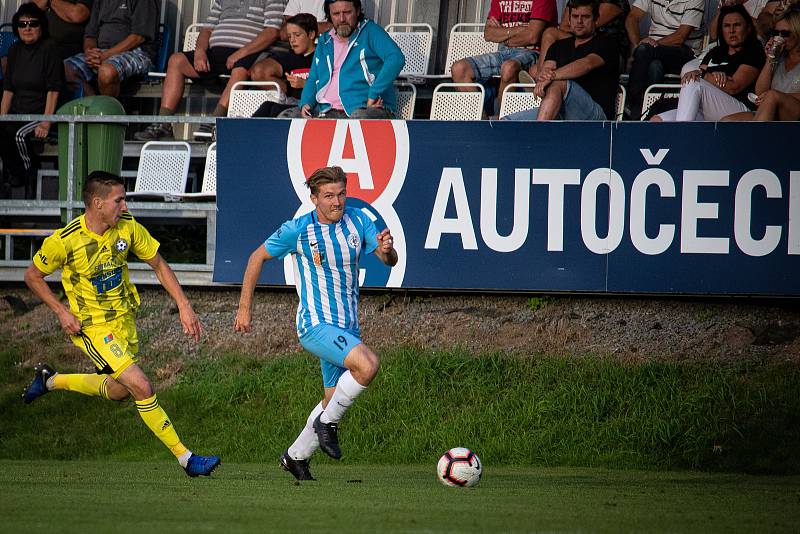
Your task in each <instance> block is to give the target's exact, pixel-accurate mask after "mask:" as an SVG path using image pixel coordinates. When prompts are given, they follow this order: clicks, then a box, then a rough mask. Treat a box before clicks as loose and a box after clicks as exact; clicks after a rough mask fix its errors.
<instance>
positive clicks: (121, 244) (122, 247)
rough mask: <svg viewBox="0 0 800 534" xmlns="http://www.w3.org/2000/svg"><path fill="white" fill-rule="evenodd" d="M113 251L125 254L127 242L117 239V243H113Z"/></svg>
mask: <svg viewBox="0 0 800 534" xmlns="http://www.w3.org/2000/svg"><path fill="white" fill-rule="evenodd" d="M114 250H116V251H117V252H125V251H126V250H128V242H127V241H125V240H124V239H122V238H121V237H120V238H119V239H117V242H116V243H114Z"/></svg>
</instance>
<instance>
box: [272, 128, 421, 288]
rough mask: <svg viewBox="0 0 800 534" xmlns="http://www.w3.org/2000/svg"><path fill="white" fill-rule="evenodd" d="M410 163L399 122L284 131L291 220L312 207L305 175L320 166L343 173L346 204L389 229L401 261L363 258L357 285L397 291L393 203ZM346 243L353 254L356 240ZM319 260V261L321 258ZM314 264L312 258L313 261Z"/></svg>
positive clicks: (288, 271) (401, 237)
mask: <svg viewBox="0 0 800 534" xmlns="http://www.w3.org/2000/svg"><path fill="white" fill-rule="evenodd" d="M408 161H409V140H408V129H407V127H406V123H405V122H404V121H398V120H363V121H358V120H305V119H295V120H292V124H291V126H290V127H289V136H288V139H287V146H286V163H287V167H288V169H289V176H290V178H291V182H292V187H293V188H294V190H295V193H296V194H297V198H298V199H299V200H300V202H301V205H300V206H299V207H298V209H297V212H296V213H295V215H294V216H295V217H297V216H300V215H302V214H304V213H308V212H309V211H311V210H313V209H314V205H313V204H312V202H311V200H310V199H309V194H308V188H306V185H305V182H306V177H308V176H311V174H312V173H313V172H314V171H316V170H317V169H319V168H322V167H330V166H338V167H341V168H342V170H343V171H344V172H345V173H346V174H347V199H348V200H347V206H348V207H350V208H356V209H360V210H362V211H363V212H364V213H365V214H366V215H367V216H368V217H369V218H370V219H371V220H372V222H373V223H374V224H375V227H376V229H377V230H378V231H379V232H380V231H381V230H382V229H383V228H389V229H390V230H391V232H392V236H393V237H394V246H395V248H396V249H397V251H398V256H399V258H400V261H398V263H397V264H396V265H395V266H394V267H386V266H385V265H383V264H382V263H381V262H380V261H379V260H377V259H375V260H374V261H373V259H372V256H371V255H370V256H367V257H365V258H364V259H363V261H362V262H360V264H361V267H360V269H361V274H360V276H361V283H362V284H365V285H368V286H386V287H399V286H400V285H401V284H402V282H403V277H404V275H405V266H406V254H405V234H404V232H403V227H402V223H401V221H400V217H399V216H398V215H397V212H396V211H395V208H394V205H393V204H394V201H395V199H397V196H398V195H399V194H400V191H401V190H402V188H403V182H404V181H405V178H406V171H407V170H408ZM347 245H348V247H350V248H351V249H356V250H358V249H359V248H360V246H361V238H360V237H359V236H358V235H355V236H354V235H352V234H351V235H350V236H348V239H347ZM321 259H322V261H324V257H322V258H321ZM315 263H316V260H315ZM284 273H285V275H286V281H287V283H293V271H292V268H291V262H290V260H289V261H286V262H284Z"/></svg>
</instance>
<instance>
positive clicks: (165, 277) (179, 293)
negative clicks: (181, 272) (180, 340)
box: [142, 253, 203, 341]
mask: <svg viewBox="0 0 800 534" xmlns="http://www.w3.org/2000/svg"><path fill="white" fill-rule="evenodd" d="M142 261H144V262H145V263H146V264H147V265H149V266H150V267H151V268H152V269H153V271H154V272H155V273H156V277H157V278H158V281H159V282H161V285H162V286H164V289H166V290H167V293H169V295H170V296H171V297H172V299H173V300H174V301H175V303H176V304H177V305H178V315H179V316H180V318H181V324H182V325H183V333H184V334H187V335H190V336H192V337H193V338H194V340H195V341H200V333H201V332H202V331H203V327H202V326H201V325H200V319H199V318H198V317H197V314H196V313H194V310H193V309H192V305H191V304H190V303H189V299H188V298H186V294H185V293H184V292H183V288H181V284H180V283H179V282H178V278H177V277H176V276H175V273H174V272H173V271H172V268H171V267H170V266H169V264H168V263H167V262H166V261H164V258H162V257H161V254H158V253H156V255H155V256H153V257H152V258H150V259H149V260H142Z"/></svg>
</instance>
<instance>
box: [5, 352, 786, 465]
mask: <svg viewBox="0 0 800 534" xmlns="http://www.w3.org/2000/svg"><path fill="white" fill-rule="evenodd" d="M15 361H19V356H18V355H17V354H15V353H14V352H13V351H9V350H6V351H0V365H2V368H3V369H2V370H3V371H5V372H6V376H7V377H8V378H7V383H6V386H5V388H4V389H3V390H2V391H0V428H2V432H0V458H5V459H15V460H20V459H28V460H33V459H40V458H51V459H86V460H95V459H108V460H126V461H131V460H159V459H162V458H163V457H164V454H165V451H164V450H163V447H162V446H161V444H160V443H159V442H158V441H157V440H155V439H153V438H152V436H150V435H149V433H148V432H147V430H146V429H145V427H144V425H143V424H142V422H141V421H140V420H139V418H138V416H137V414H136V411H135V410H134V408H133V406H132V404H131V403H122V404H115V403H109V402H105V401H102V400H100V399H98V398H87V397H84V396H80V395H76V394H69V393H65V392H54V393H52V394H49V395H47V396H45V397H43V398H42V399H40V400H37V401H36V402H35V403H34V404H33V405H31V406H25V405H23V404H22V403H21V401H20V399H19V394H20V391H21V390H22V388H23V387H24V384H25V383H26V382H27V381H28V380H30V372H31V371H30V369H28V368H21V367H20V366H17V365H14V362H15ZM146 368H147V366H146V364H145V369H146ZM798 391H800V370H798V369H797V367H796V366H792V365H790V364H784V365H781V364H754V363H750V364H746V365H738V366H722V365H719V364H705V365H700V364H690V363H674V364H668V363H656V362H654V363H646V364H625V363H620V362H617V361H613V360H609V359H600V358H593V357H585V358H559V357H538V356H533V357H529V358H522V357H512V356H506V355H500V354H489V355H480V356H475V355H472V354H466V353H460V352H451V353H424V352H420V351H416V350H411V349H407V350H397V351H395V352H393V353H389V354H385V355H383V366H382V370H381V373H380V374H379V375H378V378H377V379H376V381H375V382H374V383H373V385H372V386H371V387H370V388H369V390H368V391H367V392H366V393H365V394H364V395H363V396H362V397H360V398H359V400H358V402H357V403H356V405H355V406H354V408H353V409H352V410H350V411H349V412H348V413H347V415H346V418H345V419H344V421H343V423H342V427H341V434H342V436H341V439H342V443H343V447H345V448H346V449H347V450H348V461H350V462H354V463H371V464H426V465H427V464H429V463H431V462H435V460H436V459H437V458H438V456H439V454H441V453H442V452H443V451H445V450H447V449H448V448H450V447H453V446H468V447H471V448H473V449H474V450H476V451H477V452H478V453H479V454H480V455H481V458H483V460H484V461H485V462H487V463H488V464H490V465H503V464H508V465H528V466H583V467H608V468H626V469H632V468H635V469H687V468H690V469H704V470H718V471H738V472H749V473H777V474H798V473H800V458H799V457H798V455H797V451H798V450H800V395H798V394H797V392H798ZM319 396H320V379H319V368H318V363H317V362H316V360H315V359H312V358H311V357H310V356H308V355H304V354H300V355H294V356H284V357H274V358H272V359H268V360H264V359H254V358H252V357H247V356H242V355H234V354H230V355H225V356H218V357H216V358H215V359H208V358H202V357H199V358H198V359H197V360H195V361H192V362H190V363H188V364H187V365H186V367H185V369H184V371H183V372H182V373H181V374H180V375H179V379H178V381H177V383H176V384H175V385H174V386H172V387H171V388H169V389H166V390H164V391H161V392H159V399H160V401H161V404H162V406H164V407H165V409H166V410H167V412H168V413H169V414H170V416H171V417H172V419H173V421H174V423H175V425H176V428H177V430H178V432H179V435H180V436H181V437H182V439H183V441H184V442H185V443H186V444H187V445H189V446H190V447H192V448H193V449H195V450H197V451H198V452H199V453H215V454H220V455H222V456H223V458H224V459H225V460H226V461H230V462H259V461H261V460H262V459H263V458H265V457H266V458H269V459H270V461H272V459H274V458H275V457H276V456H277V455H278V454H279V453H280V452H281V451H283V450H284V449H285V448H286V446H287V445H288V444H289V443H291V441H292V440H293V439H294V437H295V436H296V434H297V432H298V431H299V428H300V425H301V424H302V423H303V422H304V421H305V418H306V415H307V413H308V411H309V410H310V409H311V408H312V407H313V406H314V405H315V404H316V403H317V402H318V400H319Z"/></svg>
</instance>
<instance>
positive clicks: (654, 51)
mask: <svg viewBox="0 0 800 534" xmlns="http://www.w3.org/2000/svg"><path fill="white" fill-rule="evenodd" d="M704 8H705V2H704V0H673V1H671V2H667V3H665V4H661V3H657V2H654V1H653V0H634V2H633V4H632V5H631V12H630V13H629V14H628V18H627V19H626V20H625V28H626V29H627V31H628V37H629V39H630V41H631V46H632V47H633V64H632V65H631V69H630V78H629V79H628V109H629V115H630V118H631V119H638V118H639V116H640V115H641V111H642V98H643V96H644V92H645V90H646V89H647V87H648V86H649V85H652V84H654V83H662V82H663V80H664V75H665V74H678V73H680V71H681V67H682V66H683V64H684V63H686V62H687V61H691V60H692V59H693V58H694V56H695V55H696V54H697V53H699V52H700V49H701V47H702V44H703V10H704ZM645 14H649V15H650V29H649V31H648V35H647V36H646V37H644V38H643V37H642V36H641V35H640V33H639V23H640V22H641V20H642V18H643V17H644V16H645Z"/></svg>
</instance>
